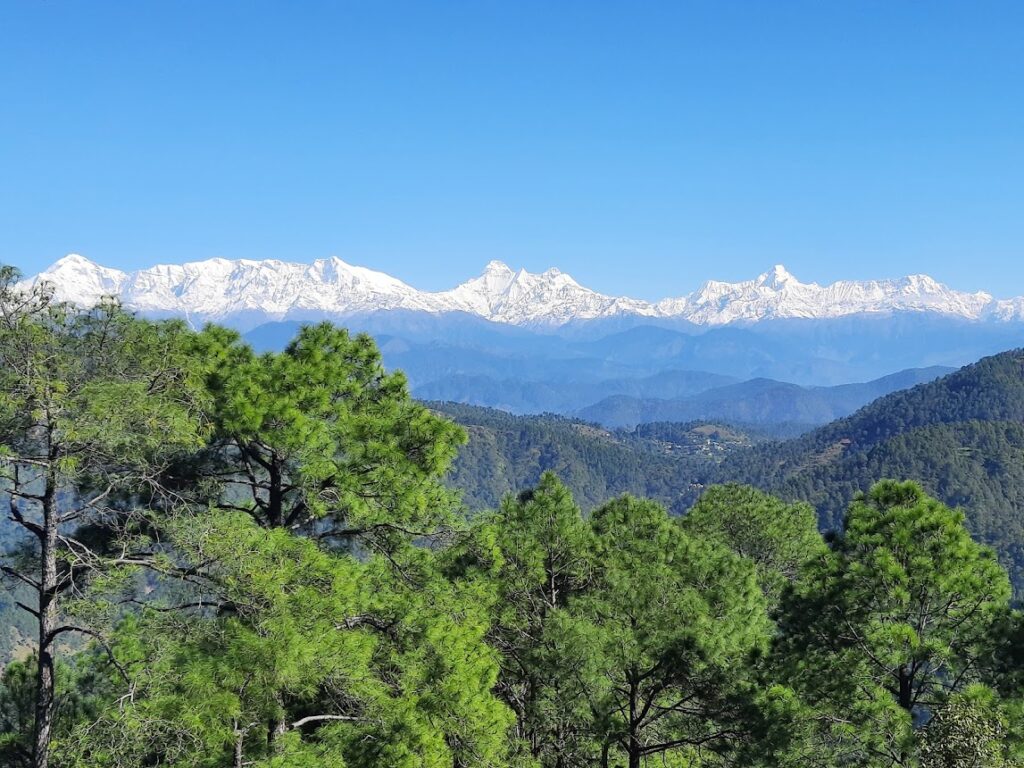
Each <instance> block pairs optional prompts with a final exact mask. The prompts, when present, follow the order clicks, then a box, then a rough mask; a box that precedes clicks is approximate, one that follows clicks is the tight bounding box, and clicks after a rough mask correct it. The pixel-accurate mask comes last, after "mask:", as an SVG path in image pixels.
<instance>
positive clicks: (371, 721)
mask: <svg viewBox="0 0 1024 768" xmlns="http://www.w3.org/2000/svg"><path fill="white" fill-rule="evenodd" d="M15 279H16V274H15V273H14V272H13V270H9V269H6V268H4V269H3V271H2V272H0V470H2V475H0V478H2V492H3V501H4V506H5V518H6V522H5V525H4V527H3V529H2V540H0V541H2V544H3V549H2V551H0V571H2V574H3V576H4V580H5V587H6V593H5V598H4V599H5V601H6V602H5V603H4V604H3V606H2V607H0V608H2V610H3V613H2V614H0V615H2V616H3V619H4V621H5V622H7V624H6V627H5V628H14V629H15V630H17V629H18V628H21V629H24V630H25V631H24V632H20V631H19V632H18V648H17V649H16V650H17V653H16V654H13V658H8V659H7V663H6V665H5V666H4V667H3V672H2V678H0V764H2V765H4V766H12V768H21V767H26V768H27V767H31V768H47V766H54V767H55V768H57V767H59V768H65V767H67V768H86V767H89V768H103V767H105V766H109V767H111V768H113V767H115V766H116V767H117V768H143V767H144V766H173V767H174V768H217V767H219V766H224V767H225V768H229V767H230V768H241V766H256V767H262V768H299V767H300V766H327V767H330V768H343V767H348V768H369V767H370V766H380V767H385V766H386V767H388V768H392V767H394V768H418V767H419V766H424V767H430V768H441V767H442V766H444V768H484V767H487V768H501V767H502V766H504V767H505V768H571V767H574V766H598V767H600V768H612V767H613V766H614V767H621V768H641V767H643V768H653V767H654V766H662V767H665V766H672V767H675V768H682V767H683V766H686V767H687V768H710V767H712V766H736V767H738V766H749V767H751V768H756V767H757V766H764V767H767V766H785V767H789V768H797V767H798V766H799V767H801V768H803V767H806V766H810V767H812V768H813V767H814V766H820V767H821V768H826V767H828V768H831V767H833V766H864V767H865V768H886V767H895V766H900V767H901V768H912V767H916V768H950V767H952V766H957V767H959V766H963V767H964V768H966V767H967V766H979V767H980V766H985V767H988V768H996V767H1001V766H1013V765H1020V764H1022V761H1024V743H1022V737H1024V676H1022V675H1021V673H1020V670H1021V658H1020V657H1021V654H1022V652H1024V645H1022V642H1024V617H1022V615H1021V614H1020V613H1019V612H1018V611H1017V610H1015V609H1014V607H1013V604H1012V602H1011V594H1012V592H1011V584H1010V580H1009V578H1008V576H1007V573H1006V571H1005V570H1004V568H1003V567H1002V566H1001V565H1000V564H999V562H998V561H997V559H996V556H995V554H994V553H993V551H992V550H991V549H990V548H989V547H987V546H986V545H985V544H983V543H979V542H977V541H976V540H974V539H972V538H971V536H970V534H969V532H968V528H967V527H966V525H965V517H964V514H963V513H962V512H960V511H959V510H956V509H953V508H951V507H950V506H948V505H947V504H945V503H943V502H942V501H940V500H938V499H936V498H933V496H931V495H929V493H928V492H927V491H926V490H925V489H923V488H922V487H921V486H920V485H917V484H916V483H914V482H907V481H897V480H884V481H882V482H877V483H874V484H872V485H871V487H870V488H869V489H868V490H867V492H865V493H860V494H857V495H856V496H854V497H853V498H852V499H851V500H850V502H849V504H848V506H847V508H846V510H845V513H844V514H843V516H842V517H841V519H839V520H838V524H837V526H836V530H835V531H834V532H833V533H832V534H830V535H829V536H827V537H823V536H822V535H821V534H820V533H819V528H818V515H817V514H816V511H815V509H814V508H813V507H812V506H811V505H810V504H807V503H804V502H796V503H791V502H788V501H785V500H782V499H779V498H776V497H774V496H771V495H768V494H766V493H765V492H763V491H759V490H755V489H754V488H751V487H749V486H743V485H736V484H723V485H717V486H715V487H711V488H707V489H704V488H703V487H698V486H699V484H698V485H694V486H693V487H688V488H687V489H685V490H684V489H681V488H680V490H679V491H678V495H679V496H680V497H682V496H684V495H689V494H697V492H698V491H701V490H702V491H703V492H702V493H699V494H698V495H699V500H698V501H697V502H696V504H695V505H694V506H693V508H692V509H691V510H690V511H689V513H688V514H687V515H685V516H678V515H672V514H670V512H669V511H668V509H667V508H666V506H665V505H664V504H662V503H659V502H658V501H656V500H651V499H646V498H643V497H642V496H641V495H639V494H636V495H630V494H623V493H622V491H623V490H626V488H627V487H630V488H632V487H635V486H636V484H638V483H642V482H644V481H643V479H642V478H644V477H650V478H655V479H654V480H651V481H648V482H649V485H648V486H647V487H648V488H649V490H650V491H651V492H655V491H656V492H657V494H658V495H661V494H662V491H663V489H664V488H666V487H668V486H669V485H670V484H671V483H672V482H673V478H675V477H678V473H679V467H680V466H687V467H692V469H693V471H694V472H698V471H699V472H702V473H704V474H707V475H710V474H712V473H715V472H720V471H724V470H725V468H726V467H727V466H730V463H731V462H741V459H740V458H739V457H744V458H743V459H742V462H745V463H735V466H736V467H754V466H755V461H756V459H755V457H759V456H770V455H771V453H770V452H771V451H778V450H779V449H778V445H776V444H771V447H770V448H765V449H762V448H760V447H759V446H758V445H755V444H754V443H756V442H757V441H758V440H759V438H753V437H751V436H749V435H746V434H744V433H742V432H739V431H734V430H729V429H727V428H724V427H714V426H709V425H685V426H678V425H676V426H673V425H652V426H649V427H647V428H645V429H644V430H642V431H638V432H634V433H632V435H631V436H629V437H628V438H627V437H622V436H617V435H615V434H613V433H596V434H595V433H590V432H588V431H587V430H588V429H592V428H588V427H586V425H580V424H579V423H578V422H572V421H564V422H559V423H557V424H556V429H557V430H558V431H557V434H558V436H559V437H558V439H559V440H560V441H563V442H564V445H566V446H569V448H568V449H567V450H566V452H563V453H561V454H560V455H561V456H562V457H563V458H566V459H571V460H569V461H567V462H566V463H565V464H564V465H561V464H558V465H556V466H555V467H554V468H555V469H557V470H558V471H559V472H560V473H562V474H565V475H566V476H567V479H568V480H569V481H571V482H572V484H573V486H575V487H578V486H579V484H580V483H588V482H594V483H595V484H596V483H597V482H598V480H597V479H593V480H592V478H596V477H597V476H599V475H603V476H604V479H603V480H601V481H600V482H602V483H603V485H601V486H600V487H596V489H595V490H594V491H593V492H592V494H591V495H589V496H587V495H586V494H583V493H581V494H580V495H581V497H582V501H583V503H584V504H585V505H586V506H587V507H588V509H589V507H591V506H594V507H595V508H593V509H589V511H588V512H586V513H585V512H584V511H583V509H582V508H581V504H580V501H581V500H580V499H577V498H574V495H573V493H572V492H571V490H570V488H569V487H568V486H567V484H566V483H564V482H563V481H562V480H561V479H559V477H558V476H556V474H555V473H552V472H544V473H542V474H540V475H539V476H536V477H533V476H530V473H532V472H533V468H534V467H535V466H536V465H537V464H538V463H550V461H549V459H550V457H547V458H538V457H537V456H532V457H525V458H523V459H522V463H521V464H517V463H516V461H514V460H513V461H507V462H506V463H504V464H500V463H497V462H492V463H490V465H489V471H490V472H491V473H492V474H493V475H497V476H498V478H497V479H495V484H494V485H493V486H492V487H491V488H490V489H489V490H488V493H494V494H499V493H500V494H504V497H503V499H502V501H501V502H500V504H498V505H496V507H495V508H494V509H492V510H491V511H487V512H478V513H477V514H472V515H470V514H468V512H469V509H468V505H467V501H466V499H465V497H464V496H463V495H461V494H460V493H459V492H458V491H456V490H454V489H453V488H452V487H451V485H450V484H449V481H448V479H447V478H448V473H449V470H450V468H451V466H452V463H453V461H454V460H455V459H456V456H457V455H458V452H459V450H460V447H462V446H463V444H464V443H465V441H466V438H467V435H466V430H464V429H463V428H462V427H460V426H458V425H457V424H456V423H455V422H454V421H452V420H450V419H449V418H446V417H445V416H444V415H443V414H442V413H441V412H440V411H441V408H442V407H441V406H437V407H432V408H428V407H426V406H424V405H423V404H420V403H418V402H416V401H414V400H413V399H412V398H411V397H410V396H409V392H408V387H407V384H406V381H405V379H404V377H403V375H402V374H401V373H398V372H390V373H389V372H387V371H386V370H385V369H384V367H383V366H382V364H381V357H380V354H379V351H378V349H377V347H376V345H375V344H374V342H373V341H372V340H371V339H370V338H369V337H368V336H363V335H358V336H352V335H350V334H349V333H348V332H347V331H345V330H343V329H340V328H337V327H334V326H332V325H329V324H321V325H315V326H307V327H303V328H301V329H300V330H298V331H297V333H296V335H295V337H294V339H293V340H292V341H291V343H290V344H289V345H288V346H287V347H286V348H285V349H284V350H283V351H281V352H269V353H266V354H256V353H255V352H253V350H252V349H251V348H250V347H249V346H248V345H246V344H245V343H244V342H243V341H242V340H241V339H240V337H239V336H238V335H237V334H235V333H234V332H232V331H229V330H226V329H223V328H218V327H208V328H206V329H204V330H203V331H201V332H195V331H192V330H190V329H188V328H187V327H186V326H185V325H184V324H182V323H180V322H176V321H164V322H149V321H144V320H140V319H137V318H135V317H133V316H132V315H130V314H128V313H126V312H124V311H122V310H121V309H120V308H119V307H118V306H116V305H115V304H102V305H100V306H98V307H95V308H93V309H89V310H80V309H76V308H73V307H70V306H66V305H62V304H59V303H56V302H54V301H53V300H52V298H51V296H50V295H49V294H48V292H47V290H46V288H45V287H43V288H37V289H33V290H32V291H30V292H20V291H19V290H17V289H16V288H15V287H14V284H15ZM1010 359H1011V360H1013V359H1015V358H1013V357H1012V356H1011V357H1010ZM1017 364H1018V365H1019V360H1018V361H1017ZM983 365H987V366H989V367H990V368H991V370H989V369H988V368H983V370H985V371H987V372H989V373H992V374H994V375H997V376H998V373H999V371H1003V372H1005V373H1006V376H1007V377H1008V378H1011V379H1012V376H1013V368H1012V365H1010V367H1008V368H1005V369H1004V368H1000V367H999V366H998V365H996V364H993V363H985V364H983ZM992 366H995V367H992ZM1019 373H1020V372H1019V370H1018V371H1017V375H1018V377H1019ZM1012 386H1013V383H1012V382H1011V381H1008V382H1007V383H1006V389H1007V391H1009V390H1010V389H1011V388H1012ZM959 389H960V391H961V392H962V397H963V402H962V403H961V405H960V406H959V407H961V408H962V409H963V411H962V413H963V417H964V418H965V419H970V420H972V422H971V423H974V422H979V423H980V421H981V420H984V418H985V417H984V415H983V414H982V410H983V409H982V407H981V406H980V405H979V406H978V407H976V408H973V409H972V408H970V407H968V405H967V403H968V401H971V400H972V398H973V399H974V400H980V399H984V400H986V402H987V406H986V407H988V408H990V410H991V412H992V413H995V414H996V415H998V416H999V419H1000V420H1001V421H1006V422H1012V421H1019V420H1020V419H1019V417H1018V416H1017V415H1016V414H1015V412H1011V411H1012V408H1010V406H1009V405H1008V400H1009V399H1010V398H1009V397H1007V398H1003V399H1000V398H1001V395H1000V394H999V393H993V394H992V395H987V394H985V393H982V394H980V395H979V394H976V393H975V394H972V390H971V388H970V387H969V386H966V385H965V386H961V387H959ZM920 390H921V388H918V389H916V390H912V391H911V393H910V394H909V395H908V396H909V397H912V398H913V397H921V395H920ZM956 390H957V385H956V383H955V382H954V387H953V389H951V390H950V391H956ZM915 393H917V394H915ZM914 402H916V401H914ZM1000 403H1002V404H1001V405H1000ZM954 407H955V406H954V404H953V403H950V404H947V405H935V406H934V407H931V410H930V411H928V412H929V413H934V414H941V413H945V412H946V411H945V410H944V409H946V408H954ZM923 408H924V406H922V412H923ZM447 412H452V407H451V406H448V407H447ZM460 413H461V414H462V416H463V417H468V416H470V415H472V414H471V412H469V411H465V412H459V411H457V410H456V411H455V412H453V413H452V415H454V416H455V417H456V418H458V416H459V414H460ZM862 415H863V412H862V414H861V416H862ZM473 418H475V419H476V420H477V421H478V422H486V421H487V418H489V417H487V414H486V412H483V413H480V412H477V413H476V415H475V416H474V417H473ZM494 418H498V417H494ZM924 418H925V417H924V416H922V419H924ZM463 420H464V421H468V420H469V418H464V419H463ZM937 421H938V419H937V418H931V419H930V420H922V421H920V423H918V422H917V421H915V420H909V421H908V420H907V419H906V418H904V419H902V420H896V419H895V418H890V419H889V420H888V421H885V419H882V418H881V417H880V418H879V422H878V423H879V426H878V427H877V428H875V429H874V430H873V431H871V432H870V433H869V432H863V435H864V436H863V437H862V436H861V435H862V433H861V432H856V433H855V438H856V439H857V440H861V441H863V443H864V444H865V445H866V444H867V443H868V442H870V441H871V440H872V439H873V440H874V444H875V445H882V444H884V442H885V441H886V440H891V439H896V438H899V437H901V436H902V435H904V434H909V433H910V432H911V431H912V429H918V428H928V427H931V426H933V425H934V424H935V423H936V422H937ZM949 421H950V423H953V420H952V419H950V420H949ZM897 422H898V423H897ZM851 423H854V424H855V423H857V422H851ZM956 423H958V424H959V423H961V422H960V421H957V422H956ZM530 425H531V422H529V421H528V420H527V421H525V422H523V423H522V424H521V425H520V426H521V427H522V430H523V433H524V434H525V435H526V437H524V438H522V439H521V445H520V448H523V447H531V449H532V447H533V446H537V445H539V444H543V436H542V435H538V434H532V435H531V434H530V429H531V426H530ZM477 427H478V431H479V433H480V434H483V435H485V436H486V435H495V434H498V433H499V432H501V430H504V432H501V434H502V435H505V434H506V433H507V434H509V435H511V434H512V430H509V429H506V427H507V424H505V423H500V424H499V423H497V422H495V423H490V424H488V423H483V424H479V425H477ZM908 427H909V428H910V429H908ZM499 428H500V429H499ZM469 429H470V431H471V432H472V430H473V425H470V427H469ZM987 429H988V428H987V427H985V426H979V427H978V431H977V434H976V435H974V437H973V438H972V439H973V440H974V444H975V445H977V446H979V450H980V449H981V448H980V447H985V446H989V445H990V444H991V445H992V446H1006V447H1009V446H1012V445H1016V444H1017V443H1016V442H1015V441H1017V439H1018V435H1017V434H1016V433H1013V434H1011V433H1010V432H1009V431H1007V432H1005V433H999V434H998V435H989V434H988V433H987V431H986V430H987ZM488 430H489V431H488ZM837 434H839V433H837ZM842 434H843V435H844V436H843V437H841V438H840V439H852V438H849V437H846V436H845V435H846V433H845V432H843V433H842ZM871 435H875V437H874V438H873V437H871ZM961 436H962V437H967V436H969V435H968V434H967V433H966V432H964V433H963V434H962V435H961ZM500 439H501V440H502V441H505V440H508V439H510V438H509V437H506V436H502V437H501V438H500ZM801 439H806V440H812V439H813V440H817V439H824V438H810V437H809V438H801ZM936 439H937V438H936ZM950 439H953V438H950ZM574 441H575V442H574ZM1000 441H1002V442H1000ZM594 446H601V447H600V448H599V449H595V448H594ZM513 447H514V446H511V445H509V444H506V443H502V444H501V445H498V444H495V445H493V446H491V449H487V448H486V446H481V445H480V444H479V443H478V445H477V447H476V448H475V449H474V448H473V443H472V442H471V443H470V446H469V447H468V449H467V448H463V450H476V451H478V456H477V460H476V464H475V465H474V464H470V465H463V467H466V466H477V467H478V468H482V467H484V465H485V463H486V461H487V460H486V459H485V458H481V457H485V456H487V455H490V456H495V457H496V456H508V455H511V454H510V451H511V450H512V448H513ZM487 450H492V453H491V454H486V451H487ZM777 456H778V458H777V461H779V462H786V461H791V462H795V463H794V466H799V467H803V466H804V464H803V463H802V462H800V461H799V460H798V457H797V454H796V453H795V452H794V453H792V454H790V453H780V454H777ZM630 457H640V458H639V459H631V458H630ZM1004 460H1005V461H1006V462H1007V464H1009V463H1012V461H1013V456H1010V455H1008V456H1006V457H1004ZM577 464H578V465H579V466H581V467H584V468H585V472H586V474H585V475H576V476H574V475H573V471H574V468H575V467H576V465H577ZM879 466H881V465H879ZM949 466H950V467H953V468H955V466H956V465H949ZM480 471H483V470H482V469H481V470H480ZM580 471H584V470H580ZM687 471H689V470H687ZM1007 471H1008V472H1010V471H1016V470H1011V469H1009V468H1008V469H1007ZM658 473H661V474H658ZM673 473H675V474H673ZM503 474H507V477H505V478H504V479H502V475H503ZM779 476H782V475H781V474H779V473H778V472H777V473H776V474H773V475H771V478H775V477H779ZM526 479H528V480H529V482H530V484H531V487H528V488H525V489H522V488H521V483H522V482H523V481H524V480H526ZM879 479H880V478H879ZM771 482H774V479H772V480H771ZM947 483H948V486H944V488H946V489H953V488H955V487H956V485H957V478H956V477H955V476H951V477H949V478H948V479H947ZM512 489H516V490H517V491H518V492H517V493H505V491H506V490H512ZM646 492H647V491H646V490H645V491H644V493H646ZM607 495H613V496H614V498H611V499H610V500H604V499H603V498H602V497H604V496H607ZM15 616H17V617H18V618H16V619H15V618H14V617H15Z"/></svg>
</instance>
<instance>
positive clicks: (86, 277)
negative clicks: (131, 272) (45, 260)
mask: <svg viewBox="0 0 1024 768" xmlns="http://www.w3.org/2000/svg"><path fill="white" fill-rule="evenodd" d="M126 279H127V275H126V274H125V273H124V272H121V271H120V270H117V269H108V268H106V267H101V266H100V265H99V264H96V263H95V262H93V261H90V260H89V259H87V258H85V257H84V256H81V255H79V254H77V253H69V254H68V255H67V256H65V257H64V258H63V259H60V260H59V261H57V262H55V263H54V264H52V265H51V266H50V267H49V269H47V270H46V271H45V272H43V273H42V274H40V275H38V276H37V277H36V280H45V281H46V282H49V283H51V284H52V285H53V286H54V287H55V288H56V290H57V294H58V298H59V299H61V300H64V301H70V302H72V303H74V304H79V305H82V306H85V305H91V304H95V303H96V302H98V301H99V300H100V299H101V298H103V297H104V296H116V295H118V294H119V293H120V292H121V289H122V287H123V286H124V282H125V280H126Z"/></svg>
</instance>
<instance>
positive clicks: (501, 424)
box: [428, 403, 767, 512]
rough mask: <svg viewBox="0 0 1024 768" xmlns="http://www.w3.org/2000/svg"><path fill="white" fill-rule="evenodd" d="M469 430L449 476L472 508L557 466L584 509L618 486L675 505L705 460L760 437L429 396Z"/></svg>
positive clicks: (693, 487)
mask: <svg viewBox="0 0 1024 768" xmlns="http://www.w3.org/2000/svg"><path fill="white" fill-rule="evenodd" d="M428 405H429V407H430V408H431V409H433V410H435V411H436V412H438V413H442V414H444V415H446V416H447V417H449V418H451V419H453V420H454V421H456V422H458V423H459V424H460V425H462V427H463V428H465V430H466V433H467V435H468V437H469V439H468V442H467V443H466V445H464V446H463V447H462V449H461V450H460V451H459V455H458V457H457V458H456V459H455V462H454V465H453V468H452V472H451V474H450V476H449V482H450V483H451V485H452V486H453V487H455V488H457V489H459V490H460V491H462V494H463V499H464V501H465V503H466V505H467V506H468V507H469V508H470V509H471V510H480V509H493V508H495V507H497V506H498V504H499V503H500V502H501V500H502V498H503V497H504V496H505V495H506V494H508V493H513V494H515V493H518V492H519V491H522V490H525V489H527V488H531V487H533V486H534V485H536V484H537V482H538V481H539V480H540V477H541V475H542V474H543V473H544V472H554V473H556V474H557V475H558V476H559V477H560V478H561V479H562V481H563V482H565V484H566V485H567V486H568V487H569V488H570V490H571V491H572V492H573V495H574V496H575V497H576V499H577V501H578V502H579V504H580V505H581V506H582V507H583V508H584V509H588V510H589V509H592V508H594V507H595V506H597V505H599V504H601V503H603V502H605V501H607V500H608V499H611V498H613V497H615V496H618V495H620V494H623V493H631V494H633V495H636V496H642V497H646V498H651V499H657V500H658V501H660V502H661V503H663V504H665V505H666V506H667V507H668V508H669V509H671V510H673V511H676V512H681V511H682V510H684V509H685V508H686V507H687V506H688V505H689V503H691V502H692V499H693V498H694V496H695V494H696V493H698V492H699V486H698V485H697V484H698V483H699V482H700V481H701V480H702V479H703V478H704V477H706V476H707V474H708V473H709V471H710V469H709V467H710V465H714V464H716V463H718V462H719V461H721V460H722V459H723V458H724V457H725V456H726V455H727V454H729V453H731V452H733V451H736V450H739V449H741V448H744V447H747V446H750V445H753V444H754V443H755V442H759V441H764V440H766V439H767V438H766V437H765V436H764V435H763V434H761V433H758V432H756V431H746V430H743V429H740V428H737V427H727V426H723V425H715V424H708V423H704V422H690V423H686V424H674V423H673V424H645V425H642V426H641V427H640V428H638V429H636V430H629V431H626V430H608V429H605V428H603V427H600V426H598V425H595V424H589V423H587V422H583V421H578V420H575V419H570V418H565V417H561V416H553V415H546V416H513V415H511V414H508V413H505V412H503V411H499V410H494V409H490V408H478V407H475V406H471V405H461V404H458V403H428Z"/></svg>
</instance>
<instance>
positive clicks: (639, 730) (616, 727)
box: [580, 497, 769, 765]
mask: <svg viewBox="0 0 1024 768" xmlns="http://www.w3.org/2000/svg"><path fill="white" fill-rule="evenodd" d="M593 528H594V533H595V537H596V546H595V557H596V559H597V562H598V563H599V564H600V568H599V571H598V576H597V584H596V586H595V588H594V589H593V590H592V591H591V592H590V593H589V594H588V595H587V596H585V597H584V598H581V606H580V608H581V610H583V612H584V614H585V615H586V616H587V617H588V619H589V620H590V621H591V623H592V624H593V626H594V630H595V634H596V641H597V643H598V646H599V653H600V655H601V669H602V678H603V680H602V686H601V687H600V688H598V689H597V690H594V691H592V692H591V697H592V700H593V701H594V702H595V705H596V708H597V709H598V711H600V712H601V713H602V718H603V720H604V722H605V727H606V729H607V730H606V737H607V738H608V739H610V740H611V741H612V743H614V744H616V745H617V746H618V747H619V748H620V749H621V750H622V751H623V752H624V753H625V754H626V755H627V756H628V758H629V761H630V765H633V764H637V765H639V760H640V758H644V759H646V758H647V757H648V756H651V755H659V754H662V753H671V752H676V751H679V750H683V751H684V752H685V751H686V750H687V749H689V748H692V749H697V748H701V749H706V750H709V751H710V752H712V753H714V752H719V751H722V752H726V751H728V750H729V748H730V747H732V746H733V742H734V741H735V740H736V734H737V733H739V732H742V731H743V730H744V727H745V726H744V725H743V724H742V715H743V712H742V709H743V707H742V706H737V703H736V701H735V700H734V699H733V698H732V697H733V695H734V694H738V693H740V692H741V691H742V689H743V686H744V683H745V682H746V680H745V677H746V675H745V672H744V670H749V669H750V668H751V667H750V660H751V657H752V656H753V655H754V654H755V653H756V652H759V651H762V650H763V649H764V648H765V647H766V646H767V643H768V639H769V622H768V619H767V611H766V606H765V602H764V598H763V596H762V594H761V592H760V590H759V588H758V586H757V580H756V575H755V569H754V567H753V565H752V564H751V563H749V562H746V561H744V560H743V559H741V558H739V557H737V556H735V555H733V554H731V553H729V552H728V551H727V550H726V549H725V548H723V547H721V546H719V545H717V544H714V543H712V542H710V541H706V540H702V539H698V538H693V537H690V536H688V535H687V534H686V533H685V532H683V531H682V529H681V528H680V527H679V525H678V524H677V523H676V522H675V521H673V520H671V519H670V518H669V516H668V515H667V513H666V512H665V510H664V508H663V507H661V506H659V505H657V504H654V503H652V502H649V501H641V500H637V499H633V498H630V497H624V498H622V499H619V500H616V501H613V502H610V503H609V504H607V505H605V506H604V507H602V508H601V509H599V510H597V511H596V512H595V513H594V516H593Z"/></svg>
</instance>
